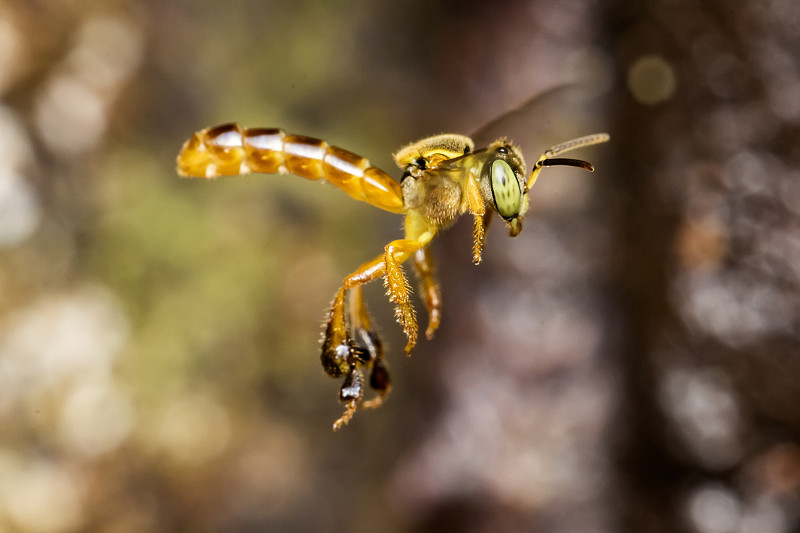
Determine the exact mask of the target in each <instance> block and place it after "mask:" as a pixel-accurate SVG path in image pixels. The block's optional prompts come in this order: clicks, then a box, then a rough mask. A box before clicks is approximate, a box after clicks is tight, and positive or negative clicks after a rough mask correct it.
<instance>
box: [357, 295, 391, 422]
mask: <svg viewBox="0 0 800 533" xmlns="http://www.w3.org/2000/svg"><path fill="white" fill-rule="evenodd" d="M349 303H350V326H351V330H352V332H353V338H354V340H355V344H356V346H357V347H358V350H360V353H361V354H362V359H361V361H362V362H363V364H364V367H365V369H366V368H371V371H370V374H369V386H370V388H372V389H373V390H374V391H375V392H376V393H377V396H376V397H374V398H372V399H370V400H366V401H364V402H363V403H362V407H363V408H365V409H370V408H374V407H378V406H379V405H381V404H382V403H383V400H384V399H385V398H386V396H387V395H388V394H389V389H390V385H391V380H390V378H389V369H388V367H387V365H386V360H385V359H384V350H383V343H382V342H381V339H380V337H379V336H378V333H377V331H375V329H374V328H373V327H372V319H371V317H370V316H369V312H368V311H367V306H366V304H365V303H364V295H363V292H362V290H361V286H360V285H359V286H356V287H353V289H352V290H351V291H350V302H349Z"/></svg>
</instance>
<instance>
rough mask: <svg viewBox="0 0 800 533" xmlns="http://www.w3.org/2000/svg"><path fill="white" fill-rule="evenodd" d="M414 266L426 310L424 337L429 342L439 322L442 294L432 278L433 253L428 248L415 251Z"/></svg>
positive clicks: (433, 272) (433, 273)
mask: <svg viewBox="0 0 800 533" xmlns="http://www.w3.org/2000/svg"><path fill="white" fill-rule="evenodd" d="M414 266H415V267H416V270H417V276H418V277H419V280H420V285H421V286H422V287H421V288H422V294H423V295H424V296H425V307H426V308H427V309H428V328H427V329H426V330H425V337H427V338H428V340H430V339H432V338H433V333H434V332H435V331H436V328H438V327H439V322H440V321H441V317H442V292H441V290H440V288H439V284H438V283H437V282H436V278H435V277H434V275H435V269H434V265H433V253H432V252H431V250H430V249H429V248H428V247H425V248H420V249H419V250H417V251H416V253H415V254H414Z"/></svg>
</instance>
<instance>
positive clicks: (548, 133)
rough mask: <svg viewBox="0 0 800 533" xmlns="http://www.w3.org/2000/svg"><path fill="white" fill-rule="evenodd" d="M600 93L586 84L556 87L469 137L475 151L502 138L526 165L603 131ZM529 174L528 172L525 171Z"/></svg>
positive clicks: (484, 126)
mask: <svg viewBox="0 0 800 533" xmlns="http://www.w3.org/2000/svg"><path fill="white" fill-rule="evenodd" d="M603 109H604V106H603V102H602V94H600V93H599V92H598V91H597V90H595V89H594V88H593V87H591V86H588V85H560V86H557V87H555V88H553V89H550V90H548V91H546V92H544V93H541V94H538V95H536V96H534V97H533V98H531V99H530V100H528V101H526V102H524V103H523V104H522V105H520V106H518V107H516V108H514V109H511V110H509V111H508V112H506V113H504V114H503V115H501V116H500V117H498V118H496V119H495V120H492V121H491V122H489V123H488V124H485V125H483V126H482V127H480V128H479V129H478V131H476V132H475V133H474V134H473V135H472V139H473V140H474V141H475V147H476V148H482V147H484V146H486V145H488V144H489V143H491V142H492V141H494V140H496V139H499V138H501V137H506V138H508V139H509V140H510V141H512V142H513V143H515V144H516V145H518V146H519V147H520V148H521V149H522V152H523V154H524V155H525V160H526V161H527V162H528V166H529V167H530V165H532V164H533V163H534V162H535V161H536V160H537V159H538V157H539V155H541V153H542V152H543V151H544V150H545V149H547V148H549V147H550V146H552V145H555V144H558V143H561V142H564V141H567V140H569V139H574V138H577V137H582V136H584V135H587V134H590V133H595V132H598V131H605V130H606V129H607V125H605V124H604V122H605V121H604V120H603V119H604V116H603ZM529 171H530V169H529Z"/></svg>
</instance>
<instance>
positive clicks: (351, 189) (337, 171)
mask: <svg viewBox="0 0 800 533" xmlns="http://www.w3.org/2000/svg"><path fill="white" fill-rule="evenodd" d="M177 165H178V172H179V173H180V174H181V175H183V176H191V177H198V178H216V177H219V176H238V175H241V174H249V173H251V172H259V173H264V174H275V173H290V174H295V175H297V176H300V177H303V178H306V179H310V180H319V179H325V180H327V181H329V182H331V183H332V184H334V185H336V186H337V187H339V188H340V189H342V190H344V191H345V192H347V194H349V195H350V196H352V197H353V198H355V199H356V200H362V201H367V202H370V203H372V204H373V205H377V206H378V207H380V208H382V209H386V210H387V211H392V212H395V213H399V212H402V210H403V201H402V193H401V191H400V186H399V184H398V183H397V182H396V181H394V179H392V177H391V176H389V175H388V174H386V173H385V172H383V171H382V170H380V169H378V168H376V167H373V166H372V165H370V162H369V161H368V160H367V159H366V158H364V157H361V156H359V155H356V154H354V153H352V152H349V151H347V150H344V149H342V148H338V147H336V146H331V145H329V144H328V143H326V142H325V141H322V140H320V139H315V138H313V137H305V136H302V135H290V134H287V133H285V132H284V131H283V130H281V129H277V128H249V129H248V128H242V127H241V126H239V125H238V124H224V125H222V126H216V127H213V128H207V129H204V130H202V131H199V132H197V133H195V134H194V135H193V136H192V138H191V139H189V140H188V141H187V142H186V143H185V144H184V145H183V149H182V150H181V152H180V154H179V155H178V159H177Z"/></svg>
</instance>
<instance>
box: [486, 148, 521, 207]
mask: <svg viewBox="0 0 800 533" xmlns="http://www.w3.org/2000/svg"><path fill="white" fill-rule="evenodd" d="M491 177H492V196H493V197H494V205H495V208H496V209H497V212H498V213H499V214H500V216H501V217H503V218H504V219H506V220H509V219H512V218H514V217H516V216H517V215H519V210H520V207H521V206H522V190H521V189H520V187H519V181H517V176H516V175H515V174H514V171H513V170H511V167H510V166H509V164H508V163H506V162H505V161H504V160H502V159H496V160H495V161H494V162H493V163H492V168H491Z"/></svg>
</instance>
